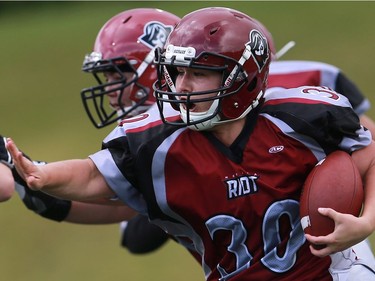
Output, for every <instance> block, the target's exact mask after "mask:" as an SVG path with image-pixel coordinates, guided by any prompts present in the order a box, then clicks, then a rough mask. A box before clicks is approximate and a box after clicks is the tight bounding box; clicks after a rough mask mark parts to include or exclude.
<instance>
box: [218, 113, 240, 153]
mask: <svg viewBox="0 0 375 281" xmlns="http://www.w3.org/2000/svg"><path fill="white" fill-rule="evenodd" d="M245 122H246V119H245V118H242V119H239V120H236V121H233V122H230V123H224V124H220V125H217V126H215V127H214V128H215V129H214V130H213V131H212V133H213V135H214V136H215V137H216V138H217V139H218V140H219V141H220V142H222V143H223V144H224V145H226V146H228V147H229V146H230V145H231V144H232V143H233V142H234V141H235V140H236V139H237V137H238V136H239V135H240V133H241V131H242V129H243V127H244V126H245Z"/></svg>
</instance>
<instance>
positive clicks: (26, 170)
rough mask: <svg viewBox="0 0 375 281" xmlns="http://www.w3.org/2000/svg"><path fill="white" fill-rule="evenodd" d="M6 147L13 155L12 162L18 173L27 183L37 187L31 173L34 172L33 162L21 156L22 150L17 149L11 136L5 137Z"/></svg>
mask: <svg viewBox="0 0 375 281" xmlns="http://www.w3.org/2000/svg"><path fill="white" fill-rule="evenodd" d="M6 147H7V149H8V151H9V153H10V155H11V156H12V157H13V162H14V165H15V167H16V170H17V172H18V174H19V175H20V176H21V177H22V178H23V179H24V180H25V181H26V183H27V185H28V186H29V187H30V188H31V189H33V190H36V189H38V187H39V186H38V182H36V181H35V180H36V178H35V176H34V175H33V174H34V173H35V169H34V164H33V163H32V162H31V161H30V160H29V159H27V158H26V157H24V156H23V154H22V152H21V151H20V150H18V148H17V146H16V144H15V143H14V141H13V140H12V139H11V138H8V139H7V144H6Z"/></svg>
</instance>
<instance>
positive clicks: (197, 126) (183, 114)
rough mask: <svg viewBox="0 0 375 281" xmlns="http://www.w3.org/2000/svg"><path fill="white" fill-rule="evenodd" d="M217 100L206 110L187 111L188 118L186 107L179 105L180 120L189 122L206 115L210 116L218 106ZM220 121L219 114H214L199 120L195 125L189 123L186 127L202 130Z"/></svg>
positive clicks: (196, 120)
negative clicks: (209, 117)
mask: <svg viewBox="0 0 375 281" xmlns="http://www.w3.org/2000/svg"><path fill="white" fill-rule="evenodd" d="M218 104H219V100H214V101H213V102H212V104H211V106H210V108H209V109H208V110H207V111H203V112H189V120H188V118H187V112H186V109H185V108H184V107H183V106H182V105H180V116H181V119H182V121H184V123H187V122H188V121H190V122H199V121H200V120H203V119H205V118H206V117H208V116H212V115H213V113H214V112H215V110H216V108H217V107H218ZM219 121H220V116H219V115H218V114H216V115H215V116H214V117H213V118H211V119H209V120H206V121H203V122H199V123H197V124H195V125H189V126H188V127H189V128H190V129H192V130H195V131H203V130H209V129H211V128H212V127H214V126H215V125H216V124H217V123H218V122H219Z"/></svg>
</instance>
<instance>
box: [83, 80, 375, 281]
mask: <svg viewBox="0 0 375 281" xmlns="http://www.w3.org/2000/svg"><path fill="white" fill-rule="evenodd" d="M133 121H134V122H132V120H127V121H126V123H124V124H123V125H122V126H118V127H117V128H116V129H115V130H114V131H113V132H112V133H111V134H110V135H109V136H108V137H107V138H106V139H105V140H104V142H103V150H101V151H99V152H97V153H96V154H93V155H91V156H90V157H91V159H92V160H93V161H94V163H95V165H96V166H97V167H98V169H99V171H100V172H101V173H102V174H103V176H104V177H105V179H106V181H107V183H108V184H109V185H110V187H111V188H112V189H113V190H114V191H115V193H116V194H117V196H118V197H119V198H120V199H121V200H122V201H124V202H125V203H126V204H127V205H129V206H131V207H133V208H135V209H136V210H138V211H139V212H141V213H144V214H147V215H148V216H149V218H150V219H151V221H152V222H153V223H155V224H157V225H159V226H160V227H161V228H163V229H165V230H166V231H167V232H168V233H169V234H170V235H173V236H174V238H175V239H176V240H177V241H178V242H179V243H181V244H182V245H184V246H185V247H186V248H188V249H190V250H192V251H194V252H196V253H197V255H199V256H200V257H201V264H202V267H203V270H204V273H205V276H206V279H207V280H228V279H230V280H257V281H258V280H293V281H295V280H332V277H331V275H330V273H329V271H328V268H329V266H330V263H331V260H330V258H329V257H326V258H318V257H316V256H313V255H312V254H311V253H310V250H309V249H308V243H306V240H305V237H304V233H303V230H302V227H301V225H300V218H299V198H300V194H301V188H302V185H303V182H304V180H305V178H306V176H307V174H308V173H309V172H310V171H311V169H312V168H313V167H314V165H315V164H316V163H317V162H318V161H319V160H321V159H322V158H324V157H325V156H326V155H327V154H329V153H330V152H332V151H334V150H337V149H340V150H344V151H347V152H352V151H354V150H357V149H360V148H362V147H364V146H366V145H368V144H369V143H370V142H371V135H370V134H369V132H367V131H366V130H365V129H364V128H363V127H361V126H360V124H359V120H358V116H357V115H356V114H355V112H354V111H353V109H352V107H351V106H350V103H349V102H348V100H347V99H346V98H345V97H344V96H341V95H339V94H337V93H335V92H333V91H331V90H329V89H327V88H322V87H301V88H296V89H289V90H282V91H272V92H270V93H268V94H267V95H266V99H265V101H264V103H263V104H262V105H261V106H260V107H259V108H258V109H257V111H254V112H251V113H250V114H249V115H248V116H247V119H246V125H245V127H244V129H243V131H242V132H241V134H240V136H239V137H238V138H237V139H236V141H235V142H234V143H233V144H232V145H231V146H230V147H226V146H224V145H223V144H222V143H220V142H219V141H218V140H217V139H216V138H215V137H214V136H213V135H212V134H211V133H210V132H197V131H193V130H190V129H188V128H186V126H185V125H183V124H181V126H180V127H178V126H171V125H166V124H163V123H161V121H159V116H158V115H157V116H153V115H152V114H150V115H149V116H146V115H145V119H144V120H138V121H136V120H133ZM327 192H329V190H327Z"/></svg>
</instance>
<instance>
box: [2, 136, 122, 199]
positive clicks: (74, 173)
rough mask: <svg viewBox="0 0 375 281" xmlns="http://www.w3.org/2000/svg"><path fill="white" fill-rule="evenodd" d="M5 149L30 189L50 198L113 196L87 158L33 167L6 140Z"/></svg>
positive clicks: (15, 147) (31, 163)
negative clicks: (51, 196) (48, 195)
mask: <svg viewBox="0 0 375 281" xmlns="http://www.w3.org/2000/svg"><path fill="white" fill-rule="evenodd" d="M7 149H8V150H9V153H10V154H11V155H12V157H13V161H14V165H15V167H16V169H17V171H18V173H19V175H20V176H21V177H22V178H23V179H24V180H25V181H26V183H27V185H28V186H29V187H30V188H31V189H33V190H42V191H44V192H46V193H49V194H51V195H53V196H57V197H60V198H64V199H70V200H77V201H84V200H93V199H98V198H111V197H114V196H115V194H114V192H113V191H112V190H111V189H110V188H109V186H108V185H107V183H106V181H105V180H104V177H103V176H102V175H101V174H100V172H99V171H98V169H97V168H96V166H95V165H94V163H93V162H92V161H91V160H90V159H89V158H87V159H75V160H66V161H59V162H52V163H48V164H46V165H42V166H37V165H35V164H34V163H33V162H32V161H30V160H29V159H27V158H26V157H24V156H23V154H22V152H20V151H19V150H18V148H17V146H16V144H15V143H14V142H13V141H12V140H11V139H8V141H7Z"/></svg>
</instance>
